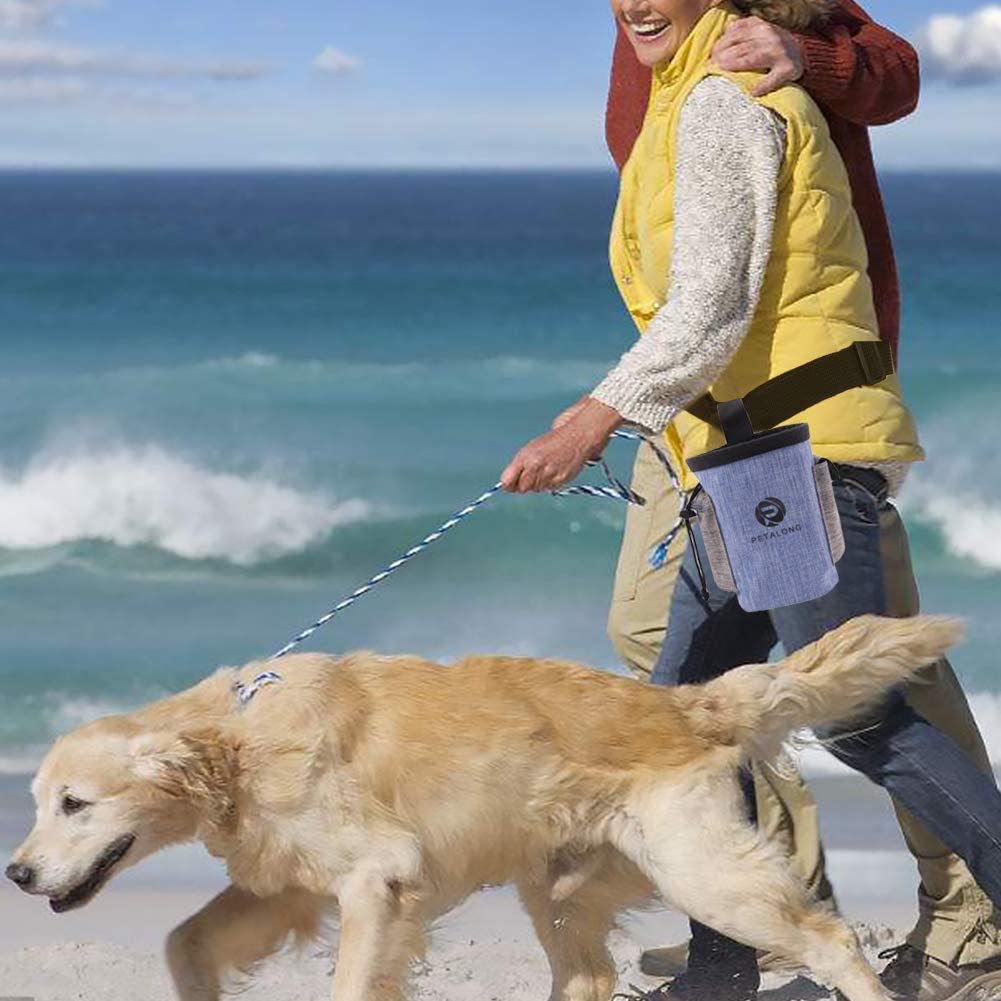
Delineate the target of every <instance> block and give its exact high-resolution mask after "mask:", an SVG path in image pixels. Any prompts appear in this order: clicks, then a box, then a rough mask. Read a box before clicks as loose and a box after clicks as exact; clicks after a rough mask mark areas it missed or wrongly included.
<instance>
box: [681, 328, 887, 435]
mask: <svg viewBox="0 0 1001 1001" xmlns="http://www.w3.org/2000/svg"><path fill="white" fill-rule="evenodd" d="M893 371H894V369H893V353H892V352H891V350H890V345H889V344H888V343H887V342H886V341H856V342H855V343H854V344H850V345H849V346H848V347H847V348H845V349H844V350H842V351H835V352H834V353H833V354H829V355H824V356H823V357H822V358H815V359H814V360H813V361H808V362H807V363H806V364H805V365H800V366H799V367H798V368H794V369H790V370H789V371H788V372H783V373H782V375H777V376H776V377H775V378H774V379H769V380H768V382H765V383H762V384H761V385H760V386H758V387H757V388H756V389H752V390H751V391H750V392H749V393H748V394H747V395H746V396H745V397H744V406H745V407H746V408H747V413H748V415H749V416H750V418H751V424H752V425H753V427H754V430H755V431H767V430H769V429H770V428H773V427H776V426H777V425H779V424H781V423H782V422H783V421H787V420H789V418H790V417H794V416H795V415H796V414H800V413H802V412H803V411H804V410H809V409H810V407H813V406H816V405H817V404H818V403H821V402H823V401H824V400H829V399H830V398H831V397H832V396H837V395H838V394H839V393H844V392H846V391H847V390H849V389H857V388H858V387H859V386H875V385H877V384H879V383H881V382H882V381H883V380H884V379H885V378H887V376H890V375H893ZM716 402H717V401H716V400H714V399H713V398H712V395H711V394H710V393H706V395H705V396H700V397H699V398H698V399H697V400H695V401H694V402H693V403H691V404H690V405H689V406H687V407H686V408H685V409H686V410H687V411H688V413H690V414H692V416H693V417H698V419H699V420H701V421H706V422H707V423H708V424H712V425H713V427H716V428H718V427H720V420H719V414H718V413H717V412H716Z"/></svg>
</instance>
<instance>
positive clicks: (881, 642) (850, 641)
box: [691, 615, 963, 758]
mask: <svg viewBox="0 0 1001 1001" xmlns="http://www.w3.org/2000/svg"><path fill="white" fill-rule="evenodd" d="M962 634H963V624H962V623H961V622H960V620H958V619H955V618H950V617H948V616H944V615H918V616H914V617H911V618H906V619H887V618H879V617H878V616H875V615H862V616H859V617H858V618H855V619H852V620H851V621H849V622H846V623H845V624H844V625H843V626H841V627H840V628H838V629H835V630H833V631H832V632H830V633H828V634H827V635H826V636H823V637H822V638H821V639H820V640H818V641H817V642H816V643H812V644H810V645H809V646H806V647H804V648H803V649H802V650H798V651H797V652H796V653H794V654H792V655H791V656H789V657H786V658H785V659H784V660H781V661H778V662H776V663H774V664H749V665H746V666H744V667H739V668H736V669H735V670H733V671H730V672H728V673H727V674H724V675H722V676H721V677H719V678H716V679H715V680H714V681H711V682H710V683H709V684H708V685H706V686H705V687H704V688H703V689H702V690H701V692H702V696H703V698H702V699H697V700H696V705H694V706H692V707H691V710H694V712H695V716H696V718H698V717H701V721H700V722H701V723H702V725H703V726H705V727H706V729H713V730H715V733H713V737H714V738H715V739H716V740H719V741H720V742H721V743H725V744H728V745H731V746H735V747H739V748H741V749H742V750H743V751H744V753H745V754H747V755H748V756H749V757H753V758H769V757H772V756H773V755H774V754H775V753H776V752H777V751H778V750H779V748H780V747H781V745H782V743H783V741H785V740H786V739H787V738H788V737H789V736H790V734H792V733H793V732H794V731H795V730H798V729H800V728H803V727H811V728H817V727H824V726H827V725H830V724H832V723H839V722H846V723H848V724H849V725H850V723H851V721H852V720H857V719H858V718H859V717H860V716H861V715H862V714H863V713H864V712H865V711H866V710H867V709H870V708H872V707H874V706H875V705H876V704H878V703H879V701H880V699H881V697H882V696H883V695H884V694H885V693H886V692H887V691H889V689H891V688H893V687H894V686H896V685H899V684H901V683H902V682H905V681H907V680H909V679H910V678H912V677H914V675H915V674H917V673H918V672H919V671H920V670H921V669H922V668H923V667H926V666H927V665H929V664H933V663H935V661H937V660H938V659H939V658H941V657H942V656H943V655H944V654H945V652H946V651H947V650H948V649H949V647H951V646H952V645H953V644H954V643H955V642H956V641H957V640H959V639H960V637H961V636H962ZM699 703H701V705H700V704H699ZM710 721H712V722H710ZM713 724H715V726H714V725H713ZM698 728H699V729H701V728H702V727H701V726H700V727H698Z"/></svg>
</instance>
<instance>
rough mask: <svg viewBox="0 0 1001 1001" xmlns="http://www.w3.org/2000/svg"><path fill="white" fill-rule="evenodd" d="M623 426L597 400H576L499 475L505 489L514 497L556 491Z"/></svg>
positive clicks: (608, 408) (594, 457)
mask: <svg viewBox="0 0 1001 1001" xmlns="http://www.w3.org/2000/svg"><path fill="white" fill-rule="evenodd" d="M622 423H623V421H622V418H621V417H620V416H619V414H618V412H617V411H615V410H613V409H612V408H611V407H607V406H605V404H604V403H601V402H599V401H598V400H594V399H591V397H585V398H584V399H583V400H578V402H577V403H575V404H574V405H573V406H572V407H570V409H569V410H566V411H564V412H563V413H562V414H560V416H559V417H557V418H556V420H555V421H554V422H553V430H552V431H549V432H547V433H546V434H544V435H542V436H541V437H539V438H536V439H535V440H534V441H530V442H529V443H528V444H527V445H525V446H524V448H522V449H521V450H520V451H519V452H518V454H517V455H516V456H515V457H514V458H513V459H512V460H511V462H510V464H509V465H508V467H507V469H505V470H504V472H503V473H502V474H501V484H502V485H503V487H504V489H505V490H508V491H510V492H511V493H516V494H527V493H533V492H540V493H541V492H546V491H549V490H558V489H559V488H560V487H562V486H565V485H566V484H567V483H569V482H570V481H571V480H574V479H576V478H577V476H578V475H579V473H580V471H581V470H582V469H583V468H584V466H585V465H586V464H587V463H588V461H590V460H591V459H596V458H598V457H599V456H600V455H601V453H602V452H604V450H605V446H606V445H607V444H608V439H609V438H611V436H612V433H613V432H614V431H615V429H616V428H618V427H619V426H620V425H621V424H622Z"/></svg>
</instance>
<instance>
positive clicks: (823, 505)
mask: <svg viewBox="0 0 1001 1001" xmlns="http://www.w3.org/2000/svg"><path fill="white" fill-rule="evenodd" d="M813 478H814V481H815V482H816V485H817V499H818V500H819V501H820V510H821V512H822V513H823V516H824V528H826V529H827V542H828V545H829V546H830V547H831V559H832V560H834V562H835V563H837V562H838V561H839V560H840V559H841V557H842V556H844V555H845V533H844V531H843V530H842V528H841V515H840V514H838V503H837V500H836V499H835V497H834V484H833V483H832V481H831V467H830V466H829V465H828V464H827V463H826V462H825V461H824V460H823V459H818V460H817V461H816V462H815V463H814V464H813Z"/></svg>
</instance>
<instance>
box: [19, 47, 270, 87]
mask: <svg viewBox="0 0 1001 1001" xmlns="http://www.w3.org/2000/svg"><path fill="white" fill-rule="evenodd" d="M267 71H268V67H267V66H266V65H265V64H264V63H254V62H240V61H235V60H215V61H204V62H198V61H192V60H182V59H170V58H165V57H163V56H157V55H151V54H148V53H144V52H130V51H128V50H112V49H94V48H87V47H84V46H77V45H62V44H58V43H55V42H47V41H40V40H35V39H21V40H16V41H0V75H3V76H28V75H32V74H44V73H57V74H58V73H77V74H79V73H88V74H100V75H103V76H128V77H150V78H156V79H164V80H169V79H198V78H202V79H210V80H223V81H232V80H254V79H257V78H258V77H261V76H263V75H265V74H266V73H267Z"/></svg>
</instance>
